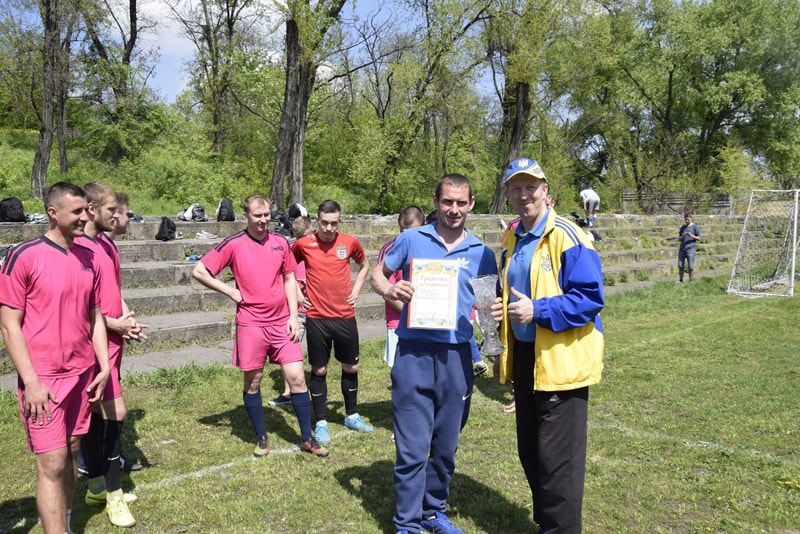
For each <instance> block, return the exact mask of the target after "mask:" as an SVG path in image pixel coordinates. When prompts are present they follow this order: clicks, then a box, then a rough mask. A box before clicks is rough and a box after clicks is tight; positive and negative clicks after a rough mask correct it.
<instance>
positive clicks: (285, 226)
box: [272, 208, 292, 237]
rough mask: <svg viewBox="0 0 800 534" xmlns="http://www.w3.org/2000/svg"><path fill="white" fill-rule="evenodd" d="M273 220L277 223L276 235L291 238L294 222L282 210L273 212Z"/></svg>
mask: <svg viewBox="0 0 800 534" xmlns="http://www.w3.org/2000/svg"><path fill="white" fill-rule="evenodd" d="M272 220H273V221H274V222H275V233H277V234H281V235H283V236H287V237H291V235H292V220H291V219H290V218H289V215H288V214H287V213H286V212H285V211H283V210H282V209H281V208H278V209H274V210H272Z"/></svg>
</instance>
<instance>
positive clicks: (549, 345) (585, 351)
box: [499, 209, 605, 391]
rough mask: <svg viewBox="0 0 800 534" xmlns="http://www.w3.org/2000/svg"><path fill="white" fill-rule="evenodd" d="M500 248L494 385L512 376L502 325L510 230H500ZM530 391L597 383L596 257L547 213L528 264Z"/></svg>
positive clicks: (510, 345)
mask: <svg viewBox="0 0 800 534" xmlns="http://www.w3.org/2000/svg"><path fill="white" fill-rule="evenodd" d="M505 237H506V239H505V242H506V244H507V248H506V249H504V250H503V259H502V272H503V309H504V310H506V311H505V312H504V317H503V322H502V323H501V325H500V339H501V340H502V341H503V343H504V344H505V346H506V352H504V353H503V354H501V355H500V357H499V359H500V382H501V383H503V384H505V383H507V382H509V381H510V380H511V379H512V377H513V363H514V358H515V357H533V356H534V355H515V354H514V332H513V330H512V329H511V327H510V325H509V323H508V312H507V310H508V301H509V291H508V265H509V261H510V258H511V255H510V254H508V251H512V252H513V250H514V246H515V245H516V242H517V236H516V233H515V229H514V228H511V229H509V230H507V231H506V236H505ZM530 274H531V288H532V292H533V295H530V297H531V299H532V300H533V322H534V323H536V341H535V343H534V352H535V357H536V362H535V367H534V372H533V378H534V389H535V390H536V391H566V390H572V389H578V388H581V387H584V386H590V385H592V384H596V383H598V382H600V378H601V375H602V372H603V349H604V341H603V325H602V322H601V320H600V315H599V313H600V310H602V309H603V306H604V303H605V300H604V296H603V273H602V268H601V265H600V257H599V256H598V254H597V251H595V250H594V247H593V246H592V243H591V241H590V240H589V238H588V237H587V235H586V234H585V233H584V231H583V230H581V229H580V228H578V226H576V225H575V224H574V223H572V222H570V221H568V220H567V219H565V218H563V217H559V216H557V215H556V213H555V211H554V210H553V209H550V210H549V212H548V215H547V222H546V223H545V230H544V233H543V234H542V237H541V239H540V240H539V243H538V244H537V246H536V251H535V252H534V254H533V261H532V263H531V270H530Z"/></svg>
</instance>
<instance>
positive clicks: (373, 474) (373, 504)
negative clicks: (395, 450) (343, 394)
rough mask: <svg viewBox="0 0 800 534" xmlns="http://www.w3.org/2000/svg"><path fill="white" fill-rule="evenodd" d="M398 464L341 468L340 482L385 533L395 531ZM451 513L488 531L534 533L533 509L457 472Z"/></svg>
mask: <svg viewBox="0 0 800 534" xmlns="http://www.w3.org/2000/svg"><path fill="white" fill-rule="evenodd" d="M393 472H394V464H393V463H392V462H390V461H388V460H381V461H378V462H374V463H372V464H370V465H366V466H355V467H349V468H347V469H340V470H338V471H336V472H335V473H334V477H335V478H336V480H337V482H338V483H339V484H340V485H341V486H342V487H343V488H344V489H345V490H347V491H348V492H349V493H350V494H351V495H353V496H354V497H356V498H358V499H360V500H361V506H362V507H363V508H364V510H366V511H367V512H369V513H370V514H372V516H373V517H374V518H375V521H376V522H377V523H378V525H379V527H380V529H381V530H382V531H383V532H393V531H394V530H395V528H394V525H393V524H392V517H393V516H394V512H395V499H394V484H393V481H392V476H391V475H392V473H393ZM420 498H422V497H421V496H420ZM447 504H448V515H450V516H451V518H452V516H455V515H458V516H462V517H469V518H471V519H472V521H473V522H474V523H475V525H477V526H478V527H479V528H480V529H481V530H482V531H484V532H534V531H536V526H535V524H534V523H533V518H532V516H531V512H530V510H526V509H525V508H523V507H521V506H519V505H518V504H516V503H513V502H510V501H509V500H507V499H506V498H505V497H503V496H502V495H501V494H500V493H498V492H496V491H494V490H493V489H491V488H489V487H488V486H486V485H484V484H482V483H480V482H477V481H475V480H473V479H472V478H470V477H468V476H466V475H463V474H460V473H456V474H455V475H454V476H453V479H452V481H451V482H450V499H449V500H448V503H447Z"/></svg>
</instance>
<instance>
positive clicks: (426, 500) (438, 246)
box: [371, 174, 497, 534]
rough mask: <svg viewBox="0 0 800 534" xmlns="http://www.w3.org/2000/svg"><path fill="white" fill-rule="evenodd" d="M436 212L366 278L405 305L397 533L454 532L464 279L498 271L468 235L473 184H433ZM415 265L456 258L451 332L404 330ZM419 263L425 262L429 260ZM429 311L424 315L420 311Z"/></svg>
mask: <svg viewBox="0 0 800 534" xmlns="http://www.w3.org/2000/svg"><path fill="white" fill-rule="evenodd" d="M433 205H434V207H435V208H436V211H437V212H438V217H437V220H436V221H435V222H433V223H431V224H428V225H425V226H421V227H418V228H413V229H409V230H406V231H405V232H403V233H402V234H400V235H399V236H398V237H397V239H396V240H395V242H394V245H393V246H392V249H391V250H390V251H389V252H388V253H387V254H386V257H385V258H384V259H383V262H382V263H380V264H378V266H377V267H376V268H375V270H374V271H373V273H372V279H371V284H372V287H373V289H374V290H375V291H376V292H377V293H378V294H380V295H381V296H383V297H384V298H387V297H388V298H391V299H396V300H400V301H402V302H404V303H405V304H404V305H403V310H402V313H401V316H400V324H399V325H398V327H397V330H396V333H397V336H398V338H399V342H398V346H397V353H396V356H395V362H394V366H393V367H392V373H391V376H392V409H393V412H394V416H393V422H394V432H395V444H396V448H397V460H396V463H395V469H394V486H395V497H396V500H397V513H396V514H395V516H394V519H393V521H394V525H395V528H396V530H397V532H409V533H416V532H420V529H424V530H426V531H429V532H437V533H439V532H441V533H447V534H457V533H460V532H461V531H460V530H458V529H457V528H455V527H454V526H453V524H452V523H451V522H450V520H449V519H448V518H447V515H445V503H446V501H447V497H448V495H449V491H450V490H449V488H450V479H451V478H452V476H453V471H454V470H455V453H456V449H457V448H458V435H459V431H460V429H461V420H462V416H463V415H464V412H465V410H469V401H470V396H471V395H472V384H473V381H474V375H473V371H472V356H471V350H470V343H469V342H470V339H471V338H472V336H473V330H472V322H471V321H470V314H471V311H472V307H473V304H474V301H475V295H474V293H473V291H472V288H471V286H470V283H469V279H470V278H472V277H475V276H478V275H484V274H496V273H497V263H496V259H495V256H494V252H492V250H491V249H490V248H489V247H487V246H486V245H484V244H483V243H482V242H481V241H480V240H479V239H478V238H476V237H475V236H474V235H473V234H472V233H471V232H470V231H469V230H466V229H465V227H464V225H465V223H466V217H467V213H468V212H469V211H471V210H472V208H473V206H474V205H475V197H474V196H473V195H472V186H471V184H470V182H469V180H468V179H467V178H466V177H464V176H462V175H460V174H448V175H446V176H444V177H443V178H441V179H440V180H439V183H438V184H437V186H436V192H435V193H434V195H433ZM412 260H413V261H414V262H416V263H415V264H414V265H416V266H419V265H433V264H434V263H435V261H434V262H431V261H430V260H454V263H448V264H447V265H449V266H453V265H455V270H456V274H454V275H453V276H455V277H457V290H456V292H457V306H456V321H455V326H454V327H453V328H449V327H448V328H438V327H436V326H435V325H433V324H431V325H429V326H427V327H419V325H416V324H414V323H417V321H415V317H414V316H413V314H412V317H411V319H412V321H411V322H412V325H411V327H410V326H409V308H410V307H412V306H411V305H409V301H410V300H411V298H412V296H413V295H414V290H415V287H414V285H413V284H412V281H411V277H410V273H411V268H412ZM425 260H428V261H427V262H426V261H425ZM400 269H402V271H403V279H402V280H400V281H398V282H397V283H395V284H394V285H390V284H389V276H390V275H391V274H392V273H393V272H395V271H397V270H400ZM422 311H423V312H427V311H430V310H422Z"/></svg>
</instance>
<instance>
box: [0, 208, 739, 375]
mask: <svg viewBox="0 0 800 534" xmlns="http://www.w3.org/2000/svg"><path fill="white" fill-rule="evenodd" d="M512 218H513V217H511V216H489V215H473V216H470V219H469V221H468V227H469V228H470V230H472V231H473V232H474V233H475V234H476V235H477V236H478V237H479V238H481V239H482V240H483V241H484V242H485V243H486V244H487V245H489V246H491V247H492V248H493V249H494V250H495V251H496V252H497V253H498V259H499V252H500V251H499V247H500V243H501V241H502V236H503V232H502V225H501V221H506V222H507V221H510V220H511V219H512ZM599 219H600V226H599V227H598V228H596V229H595V230H596V231H597V232H598V233H599V234H600V235H601V236H602V240H601V241H598V242H596V243H595V245H596V248H597V250H598V253H599V254H600V256H601V258H602V261H603V268H604V278H605V283H606V286H607V292H608V293H609V294H610V293H612V292H617V291H621V290H624V289H625V288H629V287H630V288H632V287H639V286H640V285H642V284H644V283H650V282H652V281H656V280H660V279H664V278H677V242H676V241H675V240H674V239H673V238H674V236H675V235H676V234H677V229H678V227H679V226H680V224H681V222H682V217H681V218H679V217H637V216H628V215H625V216H617V215H601V217H600V218H599ZM695 220H696V222H697V223H698V224H699V225H700V227H701V230H702V231H703V241H702V242H701V244H700V246H699V249H698V255H697V264H696V269H697V271H698V273H699V274H700V275H703V274H707V273H708V272H709V271H714V274H716V273H719V272H724V270H727V271H728V272H729V271H730V267H731V266H732V263H733V259H734V257H735V254H736V249H737V247H738V239H739V233H740V232H741V226H742V223H743V220H742V219H741V218H724V217H703V216H697V217H695ZM159 223H160V217H145V221H144V222H141V223H131V226H130V230H129V233H128V235H127V236H125V238H124V239H121V240H118V241H117V243H116V244H117V248H118V250H119V253H120V258H121V260H122V284H123V297H124V298H125V301H126V302H127V303H128V306H129V307H130V309H131V310H133V311H134V312H136V317H137V318H138V319H139V320H140V321H141V322H143V323H147V324H149V325H150V328H149V330H148V332H147V334H148V340H147V341H145V342H144V343H141V344H137V343H132V344H130V345H128V346H127V347H126V354H127V355H129V356H130V357H131V358H129V359H128V360H129V361H130V362H131V363H132V365H133V367H134V368H138V369H140V370H141V368H142V366H147V365H151V363H146V362H151V360H152V361H153V362H157V361H158V359H157V358H162V359H164V358H166V359H169V358H173V357H174V358H176V359H177V360H181V358H185V357H188V356H187V355H189V354H196V355H201V356H203V355H206V356H207V355H209V354H213V355H214V356H215V357H220V355H223V354H224V361H225V362H227V361H229V358H230V343H231V341H230V340H231V331H232V320H233V317H234V314H235V306H234V305H233V302H232V301H230V299H228V298H227V297H224V296H222V295H220V294H219V293H216V292H214V291H210V290H208V289H206V288H204V287H203V286H201V285H199V284H198V283H197V282H195V281H194V280H193V279H192V277H191V272H192V269H193V268H194V265H195V264H194V262H193V261H188V259H187V258H188V257H189V256H191V255H192V254H198V255H203V254H205V253H207V252H208V251H209V250H210V249H211V248H212V247H213V246H214V245H216V244H217V243H219V241H221V240H222V239H223V238H224V237H226V236H228V235H230V234H232V233H234V232H236V231H239V230H241V229H242V228H244V221H243V220H242V219H241V218H240V219H239V220H237V221H234V222H220V223H217V222H214V221H210V222H206V223H191V222H182V221H178V222H177V228H178V231H179V232H181V233H182V234H183V237H182V238H181V239H176V240H174V241H169V242H162V241H157V240H155V239H154V236H155V233H156V231H157V229H158V225H159ZM47 227H48V225H46V224H22V223H0V243H18V242H21V241H23V240H26V239H30V238H33V237H35V236H37V235H40V234H41V233H43V232H44V231H46V230H47ZM396 228H397V222H396V217H395V216H387V217H378V216H359V217H346V216H345V217H343V221H342V225H341V231H342V232H344V233H350V234H353V235H356V236H357V237H358V239H359V241H360V242H361V243H362V246H364V248H365V250H366V253H367V258H368V259H369V261H370V269H371V268H373V267H374V266H375V264H376V261H377V255H378V250H379V249H380V247H381V246H382V245H383V244H384V243H385V242H386V241H388V240H390V239H392V238H393V237H394V236H395V235H396V232H397V230H396ZM201 231H204V232H209V233H212V234H215V235H217V238H215V239H200V238H197V237H196V234H197V232H201ZM355 271H356V269H355V268H354V267H353V268H352V272H353V276H355ZM219 278H220V279H222V280H226V281H228V283H233V281H232V280H231V278H232V277H231V274H230V273H229V272H227V271H226V272H223V273H220V275H219ZM356 317H357V318H358V321H359V332H360V333H361V337H362V339H372V338H383V335H384V333H385V323H384V320H383V318H384V303H383V299H381V298H380V297H379V296H378V295H376V294H375V293H373V292H372V290H371V288H370V286H369V283H366V284H365V285H364V288H363V289H362V294H361V296H360V297H359V301H358V304H357V306H356ZM209 347H214V348H215V349H214V350H212V349H210V348H209ZM220 347H223V348H222V349H221V348H220ZM0 353H2V354H0V374H5V373H8V372H10V371H12V370H13V368H12V366H11V365H10V361H9V360H8V358H7V357H6V355H5V348H4V347H3V346H0ZM153 355H157V357H156V356H153ZM203 357H205V356H203ZM138 358H141V364H139V365H137V364H136V361H137V359H138ZM154 358H155V359H154ZM152 365H157V363H153V364H152Z"/></svg>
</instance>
